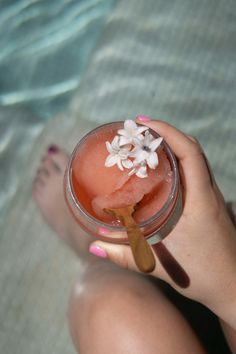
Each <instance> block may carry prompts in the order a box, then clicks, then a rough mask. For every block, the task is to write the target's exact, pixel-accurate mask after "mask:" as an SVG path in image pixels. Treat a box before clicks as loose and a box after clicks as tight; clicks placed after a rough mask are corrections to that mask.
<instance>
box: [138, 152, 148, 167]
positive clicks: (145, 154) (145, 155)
mask: <svg viewBox="0 0 236 354" xmlns="http://www.w3.org/2000/svg"><path fill="white" fill-rule="evenodd" d="M148 156H149V153H148V152H147V151H144V150H141V149H140V150H138V151H137V152H136V154H135V164H139V163H140V162H142V161H145V160H146V159H147V158H148Z"/></svg>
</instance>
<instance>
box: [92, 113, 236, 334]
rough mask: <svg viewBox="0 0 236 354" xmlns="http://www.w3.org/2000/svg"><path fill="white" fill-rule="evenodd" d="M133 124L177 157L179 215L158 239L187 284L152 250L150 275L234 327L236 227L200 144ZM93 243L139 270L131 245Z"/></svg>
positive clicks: (168, 129)
mask: <svg viewBox="0 0 236 354" xmlns="http://www.w3.org/2000/svg"><path fill="white" fill-rule="evenodd" d="M137 123H140V124H144V125H146V126H148V127H149V128H151V129H153V130H155V131H156V132H157V133H158V134H160V136H162V137H164V139H165V141H166V142H167V143H168V144H169V146H170V147H171V148H172V150H173V151H174V153H175V155H176V157H177V158H178V160H179V167H180V175H181V181H182V184H183V196H184V208H183V214H182V216H181V218H180V220H179V222H178V223H177V225H176V227H175V228H174V229H173V231H172V232H171V233H170V234H169V235H168V236H167V237H166V238H165V239H164V240H163V241H162V243H163V245H164V246H165V248H166V249H167V250H168V251H169V252H170V254H171V255H172V256H173V257H174V258H175V259H176V261H177V262H178V263H179V264H180V265H181V267H182V268H183V269H184V271H185V272H186V274H187V275H188V277H189V280H190V282H189V286H188V287H187V288H182V287H180V286H178V285H177V284H176V283H175V282H174V281H173V280H172V279H171V278H170V277H169V275H168V273H167V272H166V271H165V269H164V268H163V266H162V264H161V262H160V261H159V258H158V257H156V255H155V258H156V268H155V270H154V271H153V272H152V273H151V274H152V275H153V276H155V277H158V278H161V279H163V280H165V281H166V282H168V283H169V284H170V285H171V286H172V287H174V288H175V289H176V290H177V291H179V292H180V293H182V294H183V295H185V296H187V297H189V298H192V299H194V300H197V301H199V302H201V303H203V304H204V305H206V306H208V307H209V308H211V310H212V311H214V312H215V313H216V314H218V315H219V316H220V317H221V318H222V319H225V321H226V322H230V324H231V326H233V327H234V328H236V231H235V228H234V226H233V224H232V222H231V220H230V218H229V217H228V214H227V211H226V208H225V203H224V199H223V196H222V194H221V192H220V191H219V189H218V187H217V185H216V182H215V180H214V177H213V175H212V173H211V171H210V168H209V165H208V163H207V160H206V158H205V155H204V153H203V151H202V149H201V146H200V145H199V143H198V142H197V141H196V140H195V139H194V138H192V137H190V136H187V135H185V134H184V133H182V132H180V131H179V130H177V129H176V128H174V127H172V126H171V125H169V124H167V123H165V122H162V121H147V122H145V123H142V122H141V121H139V120H138V119H137ZM107 236H109V234H107ZM94 245H96V247H99V248H101V249H103V250H104V251H105V252H106V254H107V257H108V258H109V259H110V260H111V261H112V262H114V263H116V264H118V265H119V266H121V267H125V268H129V269H132V270H137V267H136V265H135V263H134V260H133V256H132V254H131V250H130V247H129V246H124V245H115V244H110V243H105V242H102V241H96V242H94V243H93V244H92V246H91V247H94ZM232 306H234V307H232ZM232 309H234V310H232ZM233 311H234V314H232V312H233ZM229 317H230V319H229Z"/></svg>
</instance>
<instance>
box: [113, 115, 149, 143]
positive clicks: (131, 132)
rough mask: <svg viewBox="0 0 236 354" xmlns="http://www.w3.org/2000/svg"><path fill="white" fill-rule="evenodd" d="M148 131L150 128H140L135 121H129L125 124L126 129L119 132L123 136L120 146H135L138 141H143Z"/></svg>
mask: <svg viewBox="0 0 236 354" xmlns="http://www.w3.org/2000/svg"><path fill="white" fill-rule="evenodd" d="M147 129H148V127H138V126H137V124H136V123H135V122H134V121H133V120H130V119H127V120H126V121H125V123H124V129H119V130H118V134H119V135H121V137H120V141H119V144H120V146H123V145H127V144H134V143H135V142H136V140H142V139H143V135H142V133H143V132H144V131H145V130H147Z"/></svg>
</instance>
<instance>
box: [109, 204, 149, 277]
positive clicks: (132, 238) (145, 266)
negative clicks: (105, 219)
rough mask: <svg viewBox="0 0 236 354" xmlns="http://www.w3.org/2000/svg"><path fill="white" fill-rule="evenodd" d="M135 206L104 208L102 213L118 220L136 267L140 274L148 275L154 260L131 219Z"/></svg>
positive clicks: (146, 243) (147, 245)
mask: <svg viewBox="0 0 236 354" xmlns="http://www.w3.org/2000/svg"><path fill="white" fill-rule="evenodd" d="M135 206H136V205H129V206H127V207H124V208H117V209H110V208H105V209H104V211H105V212H106V213H107V214H110V215H112V216H114V217H116V218H117V219H119V220H120V221H121V222H122V223H123V225H124V226H125V227H126V229H127V235H128V239H129V244H130V247H131V250H132V253H133V256H134V260H135V263H136V265H137V267H138V268H139V270H141V271H142V272H145V273H150V272H152V271H153V270H154V268H155V258H154V256H153V253H152V250H151V247H150V246H149V244H148V242H147V240H146V239H145V237H144V235H143V233H142V231H141V230H140V228H139V227H138V225H137V224H136V222H135V221H134V219H133V216H132V215H133V212H134V211H135Z"/></svg>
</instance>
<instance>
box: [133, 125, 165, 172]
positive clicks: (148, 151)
mask: <svg viewBox="0 0 236 354" xmlns="http://www.w3.org/2000/svg"><path fill="white" fill-rule="evenodd" d="M162 140H163V138H157V139H154V137H153V136H152V134H150V133H149V132H148V131H146V132H145V136H144V139H142V140H139V139H138V140H136V142H135V148H134V149H133V150H132V152H131V154H130V156H132V157H134V161H133V164H134V166H137V165H142V166H144V164H145V163H147V165H148V167H150V168H151V169H153V170H154V169H155V168H156V167H157V166H158V155H157V153H156V150H157V148H158V147H159V146H160V144H161V142H162Z"/></svg>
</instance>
